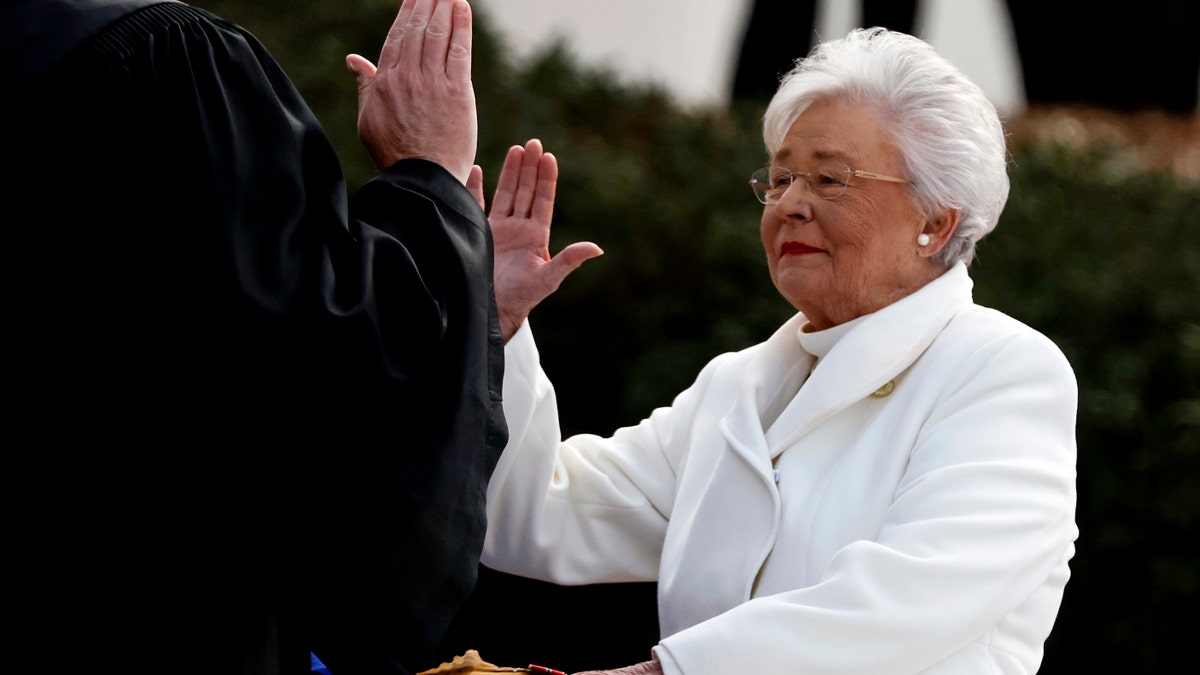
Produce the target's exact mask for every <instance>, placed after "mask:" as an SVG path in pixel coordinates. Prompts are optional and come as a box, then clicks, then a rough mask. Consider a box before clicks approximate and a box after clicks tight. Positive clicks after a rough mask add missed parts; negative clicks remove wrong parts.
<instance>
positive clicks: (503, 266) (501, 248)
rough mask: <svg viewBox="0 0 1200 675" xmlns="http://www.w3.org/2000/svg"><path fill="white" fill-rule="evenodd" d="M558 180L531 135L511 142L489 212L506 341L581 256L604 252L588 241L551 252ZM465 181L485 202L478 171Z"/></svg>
mask: <svg viewBox="0 0 1200 675" xmlns="http://www.w3.org/2000/svg"><path fill="white" fill-rule="evenodd" d="M557 185H558V160H557V159H556V158H555V157H554V155H552V154H550V153H548V152H544V151H543V149H542V142H541V141H539V140H538V139H536V138H535V139H533V140H531V141H529V142H528V143H526V144H525V145H524V146H523V147H522V146H520V145H514V146H513V147H511V148H509V150H508V155H507V156H506V157H505V158H504V166H503V168H502V169H501V170H500V180H499V182H498V183H497V184H496V194H495V196H494V198H493V199H492V208H491V211H490V212H489V213H488V222H489V223H490V224H491V227H492V240H493V242H494V246H495V258H496V262H495V285H496V308H497V309H498V310H499V314H500V332H501V333H502V334H503V335H504V340H505V342H507V341H508V340H509V338H511V337H512V336H513V334H514V333H516V332H517V329H519V328H520V327H521V324H522V323H523V322H524V321H525V319H526V318H527V317H528V316H529V312H530V311H531V310H532V309H533V308H534V307H535V306H537V304H538V303H539V302H541V301H542V300H544V299H546V298H547V297H549V296H550V294H551V293H553V292H554V291H556V290H558V286H559V284H561V283H562V281H563V279H565V278H566V277H567V275H568V274H570V273H571V272H574V271H575V270H576V269H578V268H579V266H580V265H582V264H583V263H584V262H585V261H587V260H589V259H591V258H595V257H596V256H599V255H601V254H603V253H604V251H602V250H601V249H600V247H599V246H597V245H596V244H593V243H592V242H588V241H585V242H577V243H574V244H571V245H569V246H567V247H566V248H564V249H563V250H562V251H560V252H559V253H558V255H555V256H553V257H551V256H550V220H551V218H552V217H553V215H554V192H555V188H556V187H557ZM467 187H468V188H469V189H470V190H471V191H472V194H474V195H475V198H476V199H477V200H478V201H479V203H480V205H482V204H483V178H482V172H481V171H480V170H479V169H478V168H476V169H473V170H472V175H471V177H470V179H469V180H468V181H467Z"/></svg>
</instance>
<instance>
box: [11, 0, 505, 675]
mask: <svg viewBox="0 0 1200 675" xmlns="http://www.w3.org/2000/svg"><path fill="white" fill-rule="evenodd" d="M0 69H2V70H3V72H4V78H3V80H2V82H3V84H2V85H0V87H2V88H3V105H2V106H0V114H2V115H3V118H2V119H3V138H4V141H3V144H4V145H3V156H2V157H0V161H3V162H4V164H5V166H6V168H7V171H6V172H5V174H6V175H7V177H6V178H4V179H2V180H3V185H4V186H5V189H4V198H3V201H2V203H0V212H2V213H3V214H4V215H3V216H2V219H3V230H2V232H3V235H2V236H3V241H4V251H5V255H4V258H5V260H6V261H7V262H6V264H5V265H4V266H3V268H4V275H5V283H4V293H5V300H4V304H3V307H2V311H3V313H4V333H5V337H6V340H5V343H6V346H5V347H4V351H5V353H6V356H5V370H4V378H3V380H4V382H5V389H6V396H5V400H6V401H8V402H7V403H5V404H3V406H4V409H5V419H6V431H7V434H6V438H7V440H6V443H5V445H6V453H5V454H6V456H7V457H8V459H7V460H6V471H5V473H4V475H5V477H6V478H7V481H6V482H7V483H8V487H9V492H8V494H9V495H18V494H19V498H17V497H13V496H10V497H9V500H8V501H9V504H10V506H15V508H10V511H9V512H10V514H12V516H13V517H10V518H9V523H10V526H9V532H8V534H9V538H8V540H7V542H6V546H7V550H8V551H9V554H8V556H6V562H7V563H8V564H14V563H15V570H16V571H14V572H10V575H11V578H12V579H13V580H14V587H16V588H19V589H20V590H19V595H20V596H21V601H20V602H15V603H10V604H8V607H7V608H8V609H9V613H10V616H9V619H10V624H11V622H13V621H14V620H15V621H16V622H17V623H18V624H19V625H20V627H21V628H20V631H19V632H18V634H16V635H10V637H12V638H13V639H11V640H9V643H10V647H9V648H8V649H9V652H8V654H7V655H6V656H7V658H8V659H9V661H10V662H12V663H21V664H22V666H23V667H32V668H33V669H34V670H35V671H39V670H40V671H45V672H94V671H100V672H106V671H111V672H155V673H164V674H169V673H275V672H282V673H298V672H306V671H307V670H308V665H309V662H308V655H309V652H310V650H311V651H313V652H315V653H316V654H317V655H318V656H319V657H320V658H321V659H322V660H323V661H324V663H325V664H326V665H327V666H328V667H329V668H330V670H331V671H332V672H333V673H334V674H335V675H358V674H362V673H407V672H415V671H418V670H422V669H424V668H428V667H432V666H435V665H436V662H433V660H432V659H433V656H432V654H433V650H434V648H435V646H436V643H437V641H438V639H439V638H440V637H441V636H442V634H443V632H444V631H445V629H446V627H447V626H448V624H449V622H450V620H451V619H452V617H453V615H454V613H455V612H456V611H457V609H458V608H459V607H460V606H461V604H462V603H463V602H464V601H465V599H466V597H467V596H468V594H469V593H470V591H471V589H472V587H473V584H474V583H475V580H476V572H477V564H478V558H479V552H480V550H481V548H482V539H483V532H484V526H485V522H484V518H485V516H484V497H485V492H486V486H487V480H488V477H489V476H490V474H491V471H492V469H493V468H494V466H495V461H496V459H497V457H498V455H499V452H500V450H501V449H502V447H503V445H504V443H505V440H506V437H507V430H506V428H505V425H504V420H503V417H502V409H501V402H500V386H501V377H502V368H503V363H502V358H503V342H502V339H501V337H500V333H499V328H498V324H497V321H496V308H495V299H494V295H493V289H492V244H491V238H490V231H489V229H488V226H487V221H486V218H485V216H484V213H483V212H482V210H481V208H480V207H479V205H478V204H477V203H475V201H474V200H473V199H472V198H471V196H470V195H469V193H468V192H467V191H466V189H465V188H464V187H463V186H462V185H461V184H460V183H458V182H457V181H456V180H455V179H454V178H453V177H452V176H451V175H450V174H449V173H447V172H446V171H445V170H443V169H442V168H441V167H439V166H436V165H434V164H432V163H428V162H424V161H421V160H405V161H401V162H399V163H397V164H396V165H394V166H392V167H390V168H389V169H387V170H386V171H384V172H383V173H382V174H381V175H380V176H378V177H377V178H375V179H373V180H371V181H370V182H369V183H367V184H366V185H365V186H363V187H362V188H361V189H360V190H359V191H358V192H357V193H356V194H355V195H354V198H353V199H352V200H350V199H348V197H347V192H346V188H345V185H344V179H343V175H342V170H341V167H340V164H339V162H338V160H337V158H336V156H335V154H334V151H333V149H332V147H331V145H330V143H329V141H328V139H327V137H326V136H325V134H324V133H323V130H322V129H321V126H320V125H319V123H318V121H317V120H316V119H315V117H314V116H313V114H312V112H311V111H310V110H309V108H308V107H307V105H306V104H305V102H304V101H303V100H302V99H301V97H300V95H299V94H298V93H297V91H296V89H295V88H294V86H293V85H292V83H291V82H290V81H289V80H288V78H287V77H286V76H285V74H284V73H283V72H282V71H281V70H280V68H279V66H278V65H277V63H276V62H275V61H274V60H273V59H272V57H271V56H270V55H269V54H268V53H267V52H266V51H265V50H264V48H263V47H262V46H261V45H260V44H259V42H258V41H256V40H255V39H254V37H252V36H251V35H249V34H248V33H246V32H245V31H243V30H242V29H240V28H239V27H237V26H235V25H232V24H230V23H228V22H226V21H223V20H221V19H220V18H218V17H215V16H213V15H211V14H209V13H206V12H204V11H202V10H199V9H197V8H192V7H189V6H187V5H184V4H181V3H177V2H151V1H146V0H91V1H88V0H34V1H30V0H8V1H6V2H4V3H3V4H0Z"/></svg>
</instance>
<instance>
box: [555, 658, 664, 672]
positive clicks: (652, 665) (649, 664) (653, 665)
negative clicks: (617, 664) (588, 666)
mask: <svg viewBox="0 0 1200 675" xmlns="http://www.w3.org/2000/svg"><path fill="white" fill-rule="evenodd" d="M574 675H663V670H662V666H660V665H659V664H658V661H643V662H642V663H635V664H634V665H632V666H625V667H624V668H617V669H616V670H588V671H584V672H582V673H575V674H574Z"/></svg>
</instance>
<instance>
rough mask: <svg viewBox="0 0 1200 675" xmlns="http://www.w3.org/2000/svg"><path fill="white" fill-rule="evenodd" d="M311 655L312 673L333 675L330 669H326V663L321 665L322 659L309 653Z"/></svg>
mask: <svg viewBox="0 0 1200 675" xmlns="http://www.w3.org/2000/svg"><path fill="white" fill-rule="evenodd" d="M309 655H310V656H311V657H312V672H314V673H317V674H318V675H331V673H330V672H329V669H328V668H326V667H325V664H324V663H321V659H318V658H317V655H316V654H313V653H312V652H309Z"/></svg>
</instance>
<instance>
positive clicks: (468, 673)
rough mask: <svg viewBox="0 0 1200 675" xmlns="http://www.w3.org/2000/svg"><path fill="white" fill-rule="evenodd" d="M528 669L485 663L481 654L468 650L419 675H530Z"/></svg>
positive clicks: (418, 674)
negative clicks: (507, 674) (526, 674)
mask: <svg viewBox="0 0 1200 675" xmlns="http://www.w3.org/2000/svg"><path fill="white" fill-rule="evenodd" d="M528 672H531V671H530V670H529V669H528V668H506V667H504V666H497V665H495V664H493V663H488V662H487V661H484V660H483V659H482V658H480V656H479V652H477V651H475V650H474V649H468V650H467V651H466V652H465V653H464V654H463V655H461V656H456V657H454V660H453V661H451V662H450V663H444V662H443V663H442V664H441V665H440V666H438V667H437V668H430V669H429V670H422V671H421V672H419V673H417V675H450V674H451V673H453V674H454V675H474V674H475V673H528Z"/></svg>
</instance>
